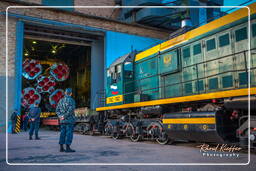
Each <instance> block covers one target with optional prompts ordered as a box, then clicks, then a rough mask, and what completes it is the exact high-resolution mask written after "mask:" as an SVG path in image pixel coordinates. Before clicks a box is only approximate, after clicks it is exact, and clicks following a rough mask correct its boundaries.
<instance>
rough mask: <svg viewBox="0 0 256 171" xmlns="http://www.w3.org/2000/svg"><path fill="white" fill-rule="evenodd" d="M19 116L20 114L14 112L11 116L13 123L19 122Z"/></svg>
mask: <svg viewBox="0 0 256 171" xmlns="http://www.w3.org/2000/svg"><path fill="white" fill-rule="evenodd" d="M17 115H18V112H16V111H14V112H13V113H12V115H11V120H12V122H16V121H17Z"/></svg>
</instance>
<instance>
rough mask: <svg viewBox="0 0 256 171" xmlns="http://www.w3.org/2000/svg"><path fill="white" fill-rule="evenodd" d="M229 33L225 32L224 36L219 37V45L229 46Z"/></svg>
mask: <svg viewBox="0 0 256 171" xmlns="http://www.w3.org/2000/svg"><path fill="white" fill-rule="evenodd" d="M229 43H230V42H229V34H228V33H227V34H224V35H222V36H220V37H219V46H220V47H223V46H227V45H229Z"/></svg>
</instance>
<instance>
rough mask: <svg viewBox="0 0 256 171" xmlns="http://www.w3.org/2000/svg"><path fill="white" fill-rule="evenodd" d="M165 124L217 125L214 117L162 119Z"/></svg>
mask: <svg viewBox="0 0 256 171" xmlns="http://www.w3.org/2000/svg"><path fill="white" fill-rule="evenodd" d="M162 121H163V124H215V123H216V120H215V118H214V117H211V118H177V119H173V118H172V119H162Z"/></svg>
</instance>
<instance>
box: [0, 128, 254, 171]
mask: <svg viewBox="0 0 256 171" xmlns="http://www.w3.org/2000/svg"><path fill="white" fill-rule="evenodd" d="M40 137H41V138H42V139H41V140H32V141H31V140H28V133H27V132H21V133H19V134H9V135H8V140H9V141H8V145H9V147H8V148H9V150H8V162H9V163H10V164H19V163H20V164H24V163H26V164H27V163H33V164H34V163H37V164H39V163H43V164H46V163H52V164H56V163H58V164H60V163H66V164H67V163H68V164H72V163H76V164H96V163H105V164H111V163H115V164H118V163H126V164H127V165H128V164H129V163H130V164H131V163H137V164H139V163H144V164H157V163H173V164H181V163H212V164H218V163H230V164H231V165H233V164H235V163H246V162H247V154H246V153H239V157H222V158H221V157H206V156H203V155H202V153H200V150H199V148H197V147H196V146H197V145H198V144H192V143H190V144H184V143H178V144H176V145H159V144H156V143H152V142H138V143H134V142H131V141H130V140H128V139H124V140H113V139H111V138H108V137H102V136H86V135H79V134H75V135H74V141H73V144H72V147H73V148H74V149H75V150H77V152H75V153H60V152H58V150H59V147H58V137H59V132H54V131H47V130H41V132H40ZM4 141H5V134H0V154H1V155H0V170H1V171H2V170H19V171H21V170H26V171H28V170H35V169H36V170H56V169H61V170H73V169H74V170H92V169H93V170H172V169H175V170H206V169H207V170H216V169H218V170H229V169H230V170H241V169H245V170H255V169H256V155H255V154H251V162H250V164H249V165H247V166H95V165H94V166H40V168H39V167H38V166H9V165H7V164H6V162H5V142H4Z"/></svg>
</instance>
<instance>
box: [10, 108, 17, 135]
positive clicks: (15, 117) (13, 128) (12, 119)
mask: <svg viewBox="0 0 256 171" xmlns="http://www.w3.org/2000/svg"><path fill="white" fill-rule="evenodd" d="M17 116H18V110H17V109H15V110H14V111H13V113H12V115H11V121H12V134H15V133H16V131H15V129H16V122H17Z"/></svg>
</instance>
